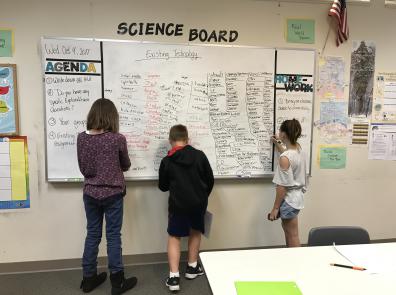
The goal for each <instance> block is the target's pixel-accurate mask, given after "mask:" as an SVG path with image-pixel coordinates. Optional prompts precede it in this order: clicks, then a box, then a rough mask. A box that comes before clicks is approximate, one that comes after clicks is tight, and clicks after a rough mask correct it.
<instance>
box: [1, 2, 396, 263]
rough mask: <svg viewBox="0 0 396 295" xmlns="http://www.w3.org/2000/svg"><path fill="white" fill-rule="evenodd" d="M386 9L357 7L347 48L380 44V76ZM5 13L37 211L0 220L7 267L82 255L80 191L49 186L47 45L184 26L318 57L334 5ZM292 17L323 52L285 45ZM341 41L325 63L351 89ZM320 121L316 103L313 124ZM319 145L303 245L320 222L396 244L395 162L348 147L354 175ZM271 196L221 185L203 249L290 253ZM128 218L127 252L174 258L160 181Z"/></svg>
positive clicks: (395, 24)
mask: <svg viewBox="0 0 396 295" xmlns="http://www.w3.org/2000/svg"><path fill="white" fill-rule="evenodd" d="M383 2H384V1H382V0H372V4H371V5H369V6H359V5H350V7H349V8H348V14H349V25H350V32H351V33H350V40H354V39H355V40H361V39H366V40H373V41H375V42H376V45H377V59H376V70H377V71H396V59H395V58H394V52H395V50H396V38H395V37H394V36H395V31H394V28H396V10H395V9H385V8H384V5H383ZM0 4H1V5H0V7H1V9H0V27H8V28H13V29H14V31H15V46H16V50H15V55H14V57H12V58H0V62H1V63H6V62H10V63H16V64H17V66H18V87H19V89H18V90H19V105H20V118H21V119H20V121H21V122H20V123H21V134H22V135H27V136H28V137H29V165H30V189H31V203H32V208H31V209H30V210H28V211H23V212H17V213H1V214H0V262H18V261H40V260H55V259H68V258H78V257H80V256H81V253H82V248H83V242H84V237H85V216H84V210H83V204H82V193H81V191H82V185H81V184H72V183H62V184H56V183H48V182H46V180H45V146H44V104H43V86H42V77H41V65H40V50H39V49H40V47H39V42H40V37H41V36H65V37H96V38H110V39H118V38H119V36H117V34H116V28H117V25H118V24H119V23H120V22H122V21H127V22H132V21H135V22H177V23H184V24H185V27H186V28H190V27H191V28H193V27H196V28H207V29H211V28H213V29H218V30H220V29H223V28H225V29H235V30H238V32H239V38H238V40H237V42H236V44H237V45H256V46H263V47H274V46H278V47H299V48H306V47H310V48H311V47H312V48H316V49H317V50H319V51H321V50H322V47H323V45H324V41H325V37H326V33H327V30H328V22H329V19H328V17H326V13H327V9H328V6H329V5H327V4H297V3H281V4H278V3H276V2H266V1H249V0H245V1H219V0H218V1H210V0H208V1H192V0H189V1H186V0H172V1H170V0H169V1H163V0H156V1H154V0H144V1H132V0H130V1H105V0H97V1H95V0H92V1H88V0H86V1H82V0H79V1H77V0H69V1H60V0H45V1H43V0H0ZM286 17H302V18H314V19H315V20H316V44H315V45H313V46H307V45H291V44H287V43H285V41H284V36H283V31H284V20H285V18H286ZM334 38H335V34H334V32H331V33H330V37H329V41H328V44H327V47H326V50H325V54H328V55H337V56H343V57H344V58H345V60H346V63H347V69H348V70H347V74H346V81H348V80H349V72H348V71H349V62H350V51H351V46H352V42H348V43H347V44H345V45H343V46H341V47H340V48H336V47H335V44H334V43H335V40H334ZM126 39H128V37H126ZM135 40H150V41H164V42H175V43H177V42H181V43H183V42H186V37H185V36H183V37H174V38H163V37H155V36H150V37H141V38H135ZM346 93H348V88H346ZM318 119H319V103H318V102H317V103H316V105H315V120H318ZM317 143H318V134H317V130H314V144H313V147H314V149H313V165H312V178H311V180H310V186H309V191H308V193H307V194H306V208H305V209H304V211H303V212H302V214H301V216H300V235H301V240H302V242H306V241H307V235H308V232H309V229H310V228H311V227H315V226H321V225H360V226H363V227H365V228H367V229H368V231H369V232H370V234H371V238H373V239H387V238H395V237H396V233H395V228H396V221H395V218H393V213H394V208H395V207H396V198H395V193H394V189H393V186H392V185H391V184H392V182H393V181H394V179H395V175H396V165H395V162H390V161H387V162H385V161H369V160H367V148H348V158H347V168H346V169H343V170H319V169H318V166H317V164H316V163H315V159H316V154H317V153H316V147H317ZM74 160H75V159H70V161H74ZM273 198H274V187H273V186H272V184H271V181H270V179H256V180H253V179H252V180H249V179H236V180H217V181H216V184H215V189H214V191H213V194H212V195H211V198H210V201H209V210H210V211H212V212H213V213H214V220H213V228H212V232H211V237H210V239H203V245H202V248H203V249H220V248H224V249H225V248H235V247H260V246H269V245H281V244H284V240H283V234H282V230H281V227H280V223H279V222H273V223H270V222H268V221H266V215H267V212H269V210H270V209H271V208H272V203H273ZM124 212H125V213H124V227H123V231H122V233H123V253H124V254H125V255H133V254H145V253H161V252H165V251H166V237H167V235H166V222H167V195H166V194H164V193H161V192H160V191H159V190H158V189H157V188H156V183H155V182H152V181H148V182H129V183H128V195H127V197H126V199H125V211H124ZM105 253H106V251H105V245H102V246H101V251H100V255H105Z"/></svg>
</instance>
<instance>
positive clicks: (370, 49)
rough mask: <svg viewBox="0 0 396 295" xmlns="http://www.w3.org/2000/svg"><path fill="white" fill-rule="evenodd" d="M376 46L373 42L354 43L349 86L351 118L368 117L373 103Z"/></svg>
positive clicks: (349, 113)
mask: <svg viewBox="0 0 396 295" xmlns="http://www.w3.org/2000/svg"><path fill="white" fill-rule="evenodd" d="M374 71H375V44H374V42H372V41H353V49H352V55H351V74H350V86H349V107H348V115H349V116H350V117H366V118H367V117H368V116H370V115H371V109H372V103H373V88H374V85H373V84H374Z"/></svg>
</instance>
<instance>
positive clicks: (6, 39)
mask: <svg viewBox="0 0 396 295" xmlns="http://www.w3.org/2000/svg"><path fill="white" fill-rule="evenodd" d="M13 50H14V32H13V31H12V30H9V29H0V57H12V52H13Z"/></svg>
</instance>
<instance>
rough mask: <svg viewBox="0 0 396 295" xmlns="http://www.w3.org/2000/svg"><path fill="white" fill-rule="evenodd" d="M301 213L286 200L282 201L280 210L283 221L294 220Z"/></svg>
mask: <svg viewBox="0 0 396 295" xmlns="http://www.w3.org/2000/svg"><path fill="white" fill-rule="evenodd" d="M299 212H300V210H299V209H295V208H293V207H292V206H290V205H289V204H288V203H287V202H286V201H285V200H283V201H282V204H281V206H280V208H279V213H280V218H281V219H293V218H294V217H297V215H298V213H299Z"/></svg>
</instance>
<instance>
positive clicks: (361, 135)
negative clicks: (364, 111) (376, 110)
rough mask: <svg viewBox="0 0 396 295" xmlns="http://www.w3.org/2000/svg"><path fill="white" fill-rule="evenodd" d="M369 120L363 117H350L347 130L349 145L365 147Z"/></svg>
mask: <svg viewBox="0 0 396 295" xmlns="http://www.w3.org/2000/svg"><path fill="white" fill-rule="evenodd" d="M369 126H370V121H369V120H368V119H365V118H350V120H349V126H348V132H349V139H350V141H349V143H350V144H351V145H356V146H361V147H365V146H367V143H368V136H369Z"/></svg>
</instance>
